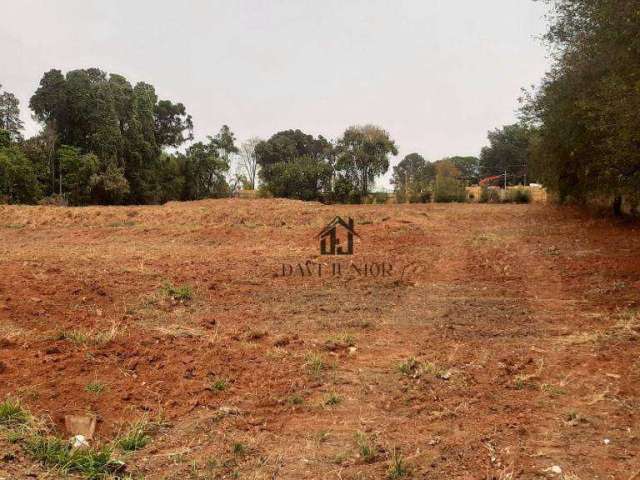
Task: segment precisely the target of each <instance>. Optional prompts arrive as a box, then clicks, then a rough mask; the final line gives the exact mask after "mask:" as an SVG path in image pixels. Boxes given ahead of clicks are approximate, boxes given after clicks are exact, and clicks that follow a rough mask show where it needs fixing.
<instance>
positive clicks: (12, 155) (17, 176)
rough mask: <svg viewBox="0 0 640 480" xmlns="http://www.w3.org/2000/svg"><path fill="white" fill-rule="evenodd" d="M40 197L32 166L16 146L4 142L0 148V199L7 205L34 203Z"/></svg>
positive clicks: (38, 185)
mask: <svg viewBox="0 0 640 480" xmlns="http://www.w3.org/2000/svg"><path fill="white" fill-rule="evenodd" d="M5 140H6V136H5ZM40 196H41V190H40V184H39V183H38V178H37V177H36V173H35V171H34V169H33V165H32V164H31V162H30V161H29V159H28V158H27V157H26V156H25V155H24V153H22V151H21V149H20V148H19V147H18V145H9V146H7V145H6V142H5V146H0V198H4V199H5V201H6V202H7V203H35V202H36V201H37V200H38V199H39V198H40Z"/></svg>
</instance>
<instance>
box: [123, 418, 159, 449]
mask: <svg viewBox="0 0 640 480" xmlns="http://www.w3.org/2000/svg"><path fill="white" fill-rule="evenodd" d="M147 431H148V425H147V423H146V422H144V421H143V422H138V423H135V424H133V425H132V426H131V429H129V431H128V432H127V433H126V434H125V435H123V436H122V437H120V438H118V439H117V440H116V445H117V446H118V447H120V448H121V449H122V450H124V451H125V452H134V451H136V450H140V449H141V448H144V447H145V446H146V445H147V444H148V443H149V442H150V441H151V437H150V436H149V435H147Z"/></svg>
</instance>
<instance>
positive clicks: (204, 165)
mask: <svg viewBox="0 0 640 480" xmlns="http://www.w3.org/2000/svg"><path fill="white" fill-rule="evenodd" d="M207 138H208V139H209V142H208V143H203V142H197V143H194V144H193V145H191V146H190V147H189V148H188V149H187V152H186V154H185V155H183V156H181V157H180V158H181V162H182V165H183V166H182V169H183V172H184V178H185V191H184V194H183V199H184V200H198V199H201V198H208V197H221V196H226V195H227V193H228V191H229V187H228V185H227V182H226V180H225V174H226V173H227V171H228V170H229V163H228V161H227V160H226V159H225V158H223V157H221V156H220V145H219V143H218V141H217V140H216V138H213V137H207Z"/></svg>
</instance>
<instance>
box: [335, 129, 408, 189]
mask: <svg viewBox="0 0 640 480" xmlns="http://www.w3.org/2000/svg"><path fill="white" fill-rule="evenodd" d="M336 151H337V155H338V156H337V158H338V160H337V162H336V170H337V171H338V172H339V176H340V177H341V178H342V179H343V181H346V182H347V183H349V184H351V185H352V187H353V190H354V191H356V192H358V194H359V195H360V196H361V197H364V196H366V195H367V194H368V193H369V191H370V189H371V187H372V186H373V184H374V182H375V178H376V177H377V176H379V175H382V174H384V173H386V172H387V170H388V169H389V155H397V154H398V149H397V147H396V144H395V142H394V141H393V140H392V139H391V137H390V136H389V133H388V132H387V131H385V130H384V129H382V128H380V127H377V126H375V125H356V126H352V127H349V128H347V130H345V132H344V134H343V135H342V137H341V138H340V139H338V142H337V145H336Z"/></svg>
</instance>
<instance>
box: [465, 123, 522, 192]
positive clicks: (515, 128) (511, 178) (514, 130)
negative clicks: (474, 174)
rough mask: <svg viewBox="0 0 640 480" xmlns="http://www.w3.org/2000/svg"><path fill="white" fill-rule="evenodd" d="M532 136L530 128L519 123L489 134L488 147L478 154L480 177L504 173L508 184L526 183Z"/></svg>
mask: <svg viewBox="0 0 640 480" xmlns="http://www.w3.org/2000/svg"><path fill="white" fill-rule="evenodd" d="M532 134H533V132H532V129H531V128H529V127H528V126H526V125H524V124H520V123H516V124H513V125H507V126H505V127H503V128H501V129H496V130H493V131H491V132H489V133H488V138H489V146H488V147H484V148H483V149H482V151H481V153H480V176H481V177H483V178H485V177H490V176H495V175H501V174H504V173H505V172H506V173H507V183H508V184H510V185H516V184H518V183H527V182H528V181H529V175H528V174H529V151H530V141H531V138H532ZM454 163H455V162H454Z"/></svg>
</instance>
